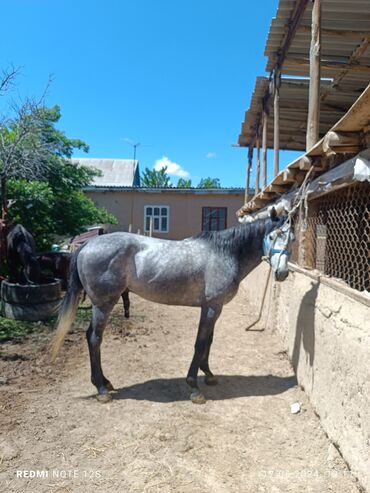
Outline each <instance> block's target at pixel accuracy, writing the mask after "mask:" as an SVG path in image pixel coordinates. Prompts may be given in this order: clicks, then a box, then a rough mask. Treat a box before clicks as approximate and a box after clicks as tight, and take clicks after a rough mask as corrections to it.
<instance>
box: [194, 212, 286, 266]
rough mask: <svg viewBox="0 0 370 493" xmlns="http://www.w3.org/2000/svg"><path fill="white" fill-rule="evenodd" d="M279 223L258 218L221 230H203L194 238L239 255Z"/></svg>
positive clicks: (217, 248)
mask: <svg viewBox="0 0 370 493" xmlns="http://www.w3.org/2000/svg"><path fill="white" fill-rule="evenodd" d="M278 224H279V223H278V222H276V221H272V220H271V219H270V218H268V219H257V220H256V221H253V222H250V223H246V224H239V225H237V226H233V227H232V228H228V229H224V230H221V231H203V232H202V233H199V234H198V235H196V236H193V237H192V238H193V239H195V240H203V241H206V242H207V243H209V244H210V246H211V247H212V248H214V249H215V250H218V251H221V252H223V253H227V254H231V253H235V254H236V255H237V256H238V257H239V256H242V255H244V252H246V251H248V249H249V248H250V246H251V244H252V243H253V241H254V240H255V239H256V238H260V237H261V236H264V234H265V233H266V232H269V231H271V230H272V229H274V228H276V227H277V226H278ZM261 246H262V244H261Z"/></svg>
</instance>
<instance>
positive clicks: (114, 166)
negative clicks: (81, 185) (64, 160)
mask: <svg viewBox="0 0 370 493" xmlns="http://www.w3.org/2000/svg"><path fill="white" fill-rule="evenodd" d="M72 162H73V163H80V164H82V165H83V166H88V167H89V168H95V169H98V170H99V171H101V172H102V176H97V177H95V178H94V181H93V182H92V185H93V186H96V187H109V186H118V187H125V186H127V187H132V186H135V185H138V184H139V183H137V176H138V164H139V163H138V161H134V160H133V159H96V158H95V159H93V158H73V159H72Z"/></svg>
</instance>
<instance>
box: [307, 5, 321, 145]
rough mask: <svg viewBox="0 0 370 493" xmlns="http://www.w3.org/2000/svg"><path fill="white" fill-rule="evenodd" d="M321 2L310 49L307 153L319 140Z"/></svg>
mask: <svg viewBox="0 0 370 493" xmlns="http://www.w3.org/2000/svg"><path fill="white" fill-rule="evenodd" d="M320 57H321V0H314V3H313V7H312V31H311V47H310V86H309V95H308V116H307V139H306V151H308V150H309V149H311V147H313V146H314V145H315V144H316V142H317V141H318V140H319V125H320V79H321V63H320Z"/></svg>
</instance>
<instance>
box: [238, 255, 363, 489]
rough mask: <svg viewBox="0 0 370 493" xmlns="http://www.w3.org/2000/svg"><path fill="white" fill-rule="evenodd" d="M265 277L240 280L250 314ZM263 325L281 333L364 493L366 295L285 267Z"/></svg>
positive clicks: (257, 274)
mask: <svg viewBox="0 0 370 493" xmlns="http://www.w3.org/2000/svg"><path fill="white" fill-rule="evenodd" d="M266 274H267V265H266V264H265V263H263V264H261V265H260V266H259V267H258V268H257V269H255V271H253V272H252V273H251V274H250V275H249V276H248V278H247V279H246V280H245V281H244V286H245V288H246V290H247V293H248V298H249V299H250V300H251V302H252V304H253V305H254V306H255V307H256V312H257V311H258V308H259V302H260V300H261V298H262V291H263V287H264V282H265V281H264V280H265V279H266ZM256 286H258V288H257V289H256ZM262 318H263V322H264V323H265V324H266V325H267V327H268V328H269V329H270V330H274V331H278V332H279V333H280V335H281V337H282V339H283V341H284V343H285V346H286V349H287V353H288V356H289V358H290V360H291V363H292V365H293V368H294V370H295V372H296V374H297V379H298V382H299V384H300V385H301V386H302V387H303V388H304V389H305V390H306V392H307V394H308V396H309V398H310V400H311V402H312V404H313V406H314V407H315V409H316V411H317V413H318V415H319V416H320V418H321V422H322V426H323V428H324V429H325V431H326V432H327V434H328V436H329V438H330V439H331V440H332V441H333V443H334V444H335V445H336V446H337V447H338V448H339V450H340V451H341V453H342V455H343V457H344V459H345V460H346V461H347V462H348V464H349V466H350V468H351V470H352V472H353V474H354V475H355V476H356V477H357V478H358V479H359V481H360V483H361V484H362V485H363V486H364V487H365V488H366V489H367V490H368V491H370V296H369V295H368V294H365V293H359V292H358V291H355V290H353V289H351V288H348V287H346V285H344V284H343V283H341V282H338V281H334V280H332V279H328V278H326V277H324V276H322V275H319V274H318V273H317V272H315V271H305V270H303V269H300V268H297V267H295V266H292V268H291V272H290V275H289V277H288V279H287V280H286V281H284V282H283V283H276V282H273V283H272V288H271V289H270V295H269V294H268V296H267V297H266V302H265V306H264V312H263V317H262ZM307 439H309V437H307Z"/></svg>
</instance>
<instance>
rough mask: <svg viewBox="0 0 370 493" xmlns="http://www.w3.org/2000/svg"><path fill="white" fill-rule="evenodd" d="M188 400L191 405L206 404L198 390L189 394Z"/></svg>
mask: <svg viewBox="0 0 370 493" xmlns="http://www.w3.org/2000/svg"><path fill="white" fill-rule="evenodd" d="M190 400H191V402H192V403H193V404H205V403H206V402H207V399H206V398H205V397H204V395H203V394H202V392H200V391H199V390H194V391H193V392H192V393H191V394H190Z"/></svg>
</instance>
